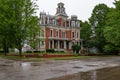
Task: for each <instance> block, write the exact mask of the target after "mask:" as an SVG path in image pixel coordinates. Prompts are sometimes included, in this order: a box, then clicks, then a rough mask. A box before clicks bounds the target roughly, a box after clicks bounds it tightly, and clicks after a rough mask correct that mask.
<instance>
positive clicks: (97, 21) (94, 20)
mask: <svg viewBox="0 0 120 80" xmlns="http://www.w3.org/2000/svg"><path fill="white" fill-rule="evenodd" d="M108 12H109V8H108V7H107V5H105V4H98V5H96V6H95V8H94V9H93V12H92V16H91V17H90V19H89V22H90V26H91V29H92V30H93V37H94V39H93V40H94V41H93V42H95V43H94V44H95V45H94V46H95V47H97V48H98V49H99V51H100V52H103V47H104V45H105V44H106V39H105V37H104V34H103V30H104V28H105V24H106V15H107V13H108Z"/></svg>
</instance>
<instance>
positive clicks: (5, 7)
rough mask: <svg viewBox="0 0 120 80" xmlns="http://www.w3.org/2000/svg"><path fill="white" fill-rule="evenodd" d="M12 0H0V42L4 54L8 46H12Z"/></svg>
mask: <svg viewBox="0 0 120 80" xmlns="http://www.w3.org/2000/svg"><path fill="white" fill-rule="evenodd" d="M11 6H12V2H11V1H10V0H0V44H1V46H2V48H3V50H4V53H5V55H6V53H7V52H9V50H8V48H9V47H11V46H12V44H11V43H12V39H13V38H12V36H11V35H10V34H11V33H12V28H11V27H12V26H13V23H12V20H13V18H12V14H13V12H12V7H11Z"/></svg>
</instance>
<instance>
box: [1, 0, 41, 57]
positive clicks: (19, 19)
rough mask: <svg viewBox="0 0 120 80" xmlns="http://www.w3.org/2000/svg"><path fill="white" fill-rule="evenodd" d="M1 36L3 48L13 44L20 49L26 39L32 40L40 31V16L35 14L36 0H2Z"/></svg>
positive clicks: (20, 51)
mask: <svg viewBox="0 0 120 80" xmlns="http://www.w3.org/2000/svg"><path fill="white" fill-rule="evenodd" d="M0 3H1V5H0V10H1V11H0V37H1V43H2V44H3V49H4V51H6V49H8V48H9V47H10V46H11V45H12V46H14V47H16V48H17V49H19V54H20V56H22V47H23V45H24V42H25V40H30V39H31V37H33V35H37V32H38V30H39V29H38V25H39V24H38V23H39V22H38V21H39V19H38V17H36V16H34V14H35V10H36V9H37V5H36V3H35V0H33V1H31V0H0Z"/></svg>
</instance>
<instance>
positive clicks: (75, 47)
mask: <svg viewBox="0 0 120 80" xmlns="http://www.w3.org/2000/svg"><path fill="white" fill-rule="evenodd" d="M80 48H81V47H80V45H78V44H74V45H72V50H73V52H75V53H79V50H80Z"/></svg>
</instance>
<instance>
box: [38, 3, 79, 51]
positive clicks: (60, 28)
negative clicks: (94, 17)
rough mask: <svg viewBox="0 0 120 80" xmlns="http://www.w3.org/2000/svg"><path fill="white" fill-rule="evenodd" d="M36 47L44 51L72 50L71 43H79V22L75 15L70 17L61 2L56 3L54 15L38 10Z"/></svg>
mask: <svg viewBox="0 0 120 80" xmlns="http://www.w3.org/2000/svg"><path fill="white" fill-rule="evenodd" d="M38 38H39V42H38V46H37V49H38V50H40V51H41V50H43V51H45V50H46V49H54V50H55V51H65V52H68V51H72V45H73V44H80V22H79V20H78V19H77V16H76V15H72V16H71V17H70V18H69V16H68V15H67V14H66V11H65V7H64V4H63V3H58V5H57V10H56V14H55V15H49V14H46V13H45V12H40V32H39V35H38Z"/></svg>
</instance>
